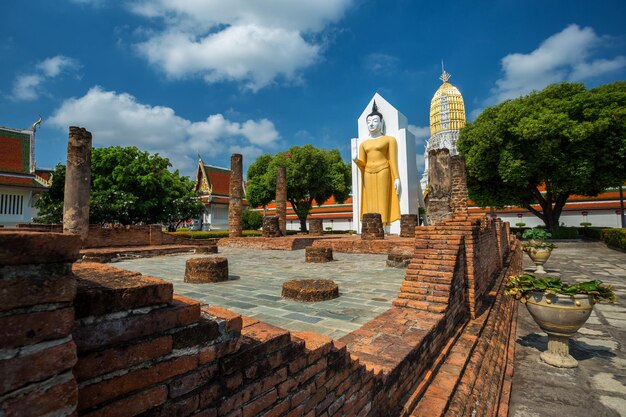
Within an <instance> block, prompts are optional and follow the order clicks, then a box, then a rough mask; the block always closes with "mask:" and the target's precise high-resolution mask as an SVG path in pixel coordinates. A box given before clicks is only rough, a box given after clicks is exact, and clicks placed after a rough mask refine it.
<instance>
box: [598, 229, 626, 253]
mask: <svg viewBox="0 0 626 417" xmlns="http://www.w3.org/2000/svg"><path fill="white" fill-rule="evenodd" d="M602 240H603V241H604V243H606V244H607V246H611V247H613V248H618V249H622V250H626V229H604V230H603V231H602Z"/></svg>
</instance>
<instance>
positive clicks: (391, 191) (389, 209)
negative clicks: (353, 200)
mask: <svg viewBox="0 0 626 417" xmlns="http://www.w3.org/2000/svg"><path fill="white" fill-rule="evenodd" d="M355 163H356V165H357V166H358V167H359V170H360V171H361V177H362V178H363V181H362V183H361V219H362V218H363V214H364V213H380V216H381V217H382V220H383V224H385V225H388V224H390V223H391V222H393V221H396V220H398V219H399V218H400V201H399V200H398V195H397V194H396V190H395V188H394V181H395V180H396V179H398V178H400V176H399V175H398V145H397V143H396V139H395V138H394V137H393V136H380V137H377V138H375V139H368V140H366V141H364V142H363V143H361V145H360V146H359V158H358V159H357V160H356V161H355Z"/></svg>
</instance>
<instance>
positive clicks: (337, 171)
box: [246, 145, 352, 231]
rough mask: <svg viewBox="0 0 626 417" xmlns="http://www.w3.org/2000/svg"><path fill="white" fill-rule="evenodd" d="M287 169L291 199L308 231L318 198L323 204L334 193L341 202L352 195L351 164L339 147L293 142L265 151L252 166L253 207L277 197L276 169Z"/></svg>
mask: <svg viewBox="0 0 626 417" xmlns="http://www.w3.org/2000/svg"><path fill="white" fill-rule="evenodd" d="M281 166H284V167H286V171H287V201H289V202H290V203H291V206H292V207H293V209H294V211H295V212H296V215H297V216H298V219H299V220H300V229H301V230H302V231H306V218H307V216H308V215H309V213H310V211H311V209H312V207H313V204H314V202H315V203H317V204H318V205H321V204H323V203H324V202H325V201H326V200H328V199H329V198H330V197H334V198H335V200H336V201H337V202H340V203H341V202H343V201H345V200H346V199H347V198H348V196H349V195H350V184H351V181H352V179H351V169H350V165H349V164H347V163H345V162H344V161H343V160H342V159H341V155H340V154H339V151H337V150H326V149H318V148H315V147H314V146H312V145H304V146H293V147H291V148H289V150H288V151H287V152H282V153H279V154H277V155H274V156H272V155H269V154H268V155H261V156H260V157H258V158H257V160H256V161H254V162H253V163H252V165H250V168H248V175H247V183H246V198H247V199H248V203H249V204H250V205H251V206H253V207H258V206H266V205H267V204H268V203H270V202H271V201H272V200H274V198H275V197H276V172H277V171H278V168H279V167H281Z"/></svg>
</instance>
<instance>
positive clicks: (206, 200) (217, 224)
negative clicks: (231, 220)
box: [192, 158, 247, 230]
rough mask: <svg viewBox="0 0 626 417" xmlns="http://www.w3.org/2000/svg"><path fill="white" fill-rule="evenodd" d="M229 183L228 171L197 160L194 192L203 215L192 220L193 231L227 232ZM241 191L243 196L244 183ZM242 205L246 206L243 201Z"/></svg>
mask: <svg viewBox="0 0 626 417" xmlns="http://www.w3.org/2000/svg"><path fill="white" fill-rule="evenodd" d="M229 182H230V169H228V168H222V167H218V166H215V165H207V164H205V163H204V162H202V158H198V169H197V170H196V188H195V190H196V192H198V194H199V195H200V200H201V201H202V203H203V204H204V213H203V214H202V217H201V218H200V219H194V220H193V226H192V227H193V229H194V230H228V199H229ZM243 189H244V194H245V192H246V191H245V190H246V185H245V183H244V184H243ZM243 203H244V206H247V202H246V200H245V199H244V201H243Z"/></svg>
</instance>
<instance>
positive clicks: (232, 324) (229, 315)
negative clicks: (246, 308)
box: [202, 306, 243, 333]
mask: <svg viewBox="0 0 626 417" xmlns="http://www.w3.org/2000/svg"><path fill="white" fill-rule="evenodd" d="M202 311H203V312H205V313H207V314H209V315H211V316H213V317H215V318H218V319H220V320H224V321H226V331H227V332H229V333H239V332H241V329H242V327H243V320H242V318H241V314H237V313H234V312H232V311H230V310H227V309H225V308H223V307H218V306H210V307H204V308H203V309H202Z"/></svg>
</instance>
